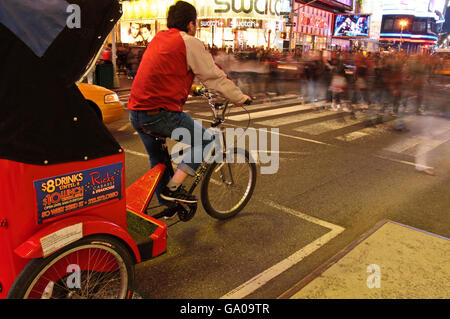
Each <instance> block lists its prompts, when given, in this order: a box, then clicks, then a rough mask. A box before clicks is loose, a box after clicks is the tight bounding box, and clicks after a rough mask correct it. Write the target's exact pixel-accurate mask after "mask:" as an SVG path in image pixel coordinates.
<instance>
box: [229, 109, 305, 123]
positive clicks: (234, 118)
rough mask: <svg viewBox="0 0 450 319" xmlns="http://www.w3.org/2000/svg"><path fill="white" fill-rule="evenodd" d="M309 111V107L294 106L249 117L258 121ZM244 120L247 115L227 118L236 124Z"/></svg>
mask: <svg viewBox="0 0 450 319" xmlns="http://www.w3.org/2000/svg"><path fill="white" fill-rule="evenodd" d="M310 109H311V105H295V106H290V107H283V108H278V109H273V110H268V111H260V112H251V115H250V116H251V118H252V119H258V118H262V117H267V116H275V115H280V114H288V113H293V112H299V111H306V110H310ZM246 119H248V114H240V115H233V116H230V117H228V120H230V121H236V122H237V121H243V120H246Z"/></svg>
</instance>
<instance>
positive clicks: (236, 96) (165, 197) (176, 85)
mask: <svg viewBox="0 0 450 319" xmlns="http://www.w3.org/2000/svg"><path fill="white" fill-rule="evenodd" d="M167 27H168V28H169V30H166V31H161V32H158V34H156V35H155V37H154V38H153V40H152V41H151V42H150V43H149V45H148V46H147V49H146V51H145V53H144V55H143V57H142V61H141V64H140V66H139V70H138V72H137V74H136V77H135V79H134V82H133V86H132V88H131V95H130V100H129V102H128V108H129V109H130V110H131V112H130V121H131V123H132V125H133V127H134V128H135V130H136V131H137V132H138V134H139V136H140V138H141V140H142V141H143V143H144V145H145V147H146V150H147V153H148V154H149V156H150V163H151V167H152V168H153V167H154V166H156V165H157V164H159V163H163V162H164V157H163V154H162V151H161V145H160V142H159V141H158V140H156V138H155V137H154V136H153V135H157V136H165V137H172V132H173V131H174V130H175V129H177V128H185V129H187V130H189V132H190V133H191V136H192V137H194V136H197V134H198V132H200V134H202V135H201V136H203V144H202V145H195V143H194V141H192V142H191V148H192V150H191V152H189V153H188V154H186V155H185V157H184V158H183V161H182V162H181V163H180V164H179V165H178V169H177V170H176V172H175V175H174V176H173V178H172V179H170V176H169V174H168V173H167V171H166V173H165V174H164V176H163V177H162V179H161V182H160V183H159V185H158V187H157V189H156V195H157V196H158V200H159V202H160V203H161V204H167V202H168V201H169V202H170V201H182V202H186V203H195V202H197V198H196V197H195V196H193V195H190V194H188V193H187V192H186V191H185V190H184V188H182V187H181V184H182V183H183V182H184V181H185V179H186V178H187V177H188V176H189V175H190V176H195V174H196V170H197V168H198V167H199V166H200V164H201V162H198V160H197V161H195V159H198V156H194V155H195V154H204V153H203V150H204V149H205V148H206V147H207V146H208V145H210V143H211V141H212V136H211V135H210V134H209V133H208V132H207V131H206V130H205V129H204V128H203V127H202V126H201V124H200V123H198V122H196V121H194V120H193V119H192V118H191V117H190V116H189V115H188V114H186V113H184V112H183V106H184V103H185V102H186V100H187V98H188V95H189V92H190V89H191V86H192V83H193V80H194V77H195V76H197V77H198V79H199V80H200V81H201V82H202V83H203V84H204V85H206V86H207V87H208V88H211V89H214V90H216V91H218V92H219V93H221V94H222V95H223V96H224V97H225V98H227V99H229V100H230V101H231V102H232V103H234V105H237V106H239V105H242V104H244V103H245V102H246V101H247V100H250V98H249V97H248V96H246V95H244V94H243V93H242V92H241V90H240V89H239V88H238V87H237V86H236V85H234V83H233V82H232V81H231V80H229V79H228V78H227V76H226V74H225V73H224V72H223V71H222V70H221V69H220V68H219V67H217V66H216V64H215V63H214V60H213V58H212V56H211V55H210V54H209V53H208V52H207V51H206V50H205V47H204V45H203V43H202V42H201V41H200V40H199V39H197V38H195V37H194V36H195V33H196V29H197V11H196V9H195V8H194V7H193V6H192V5H191V4H189V3H187V2H184V1H179V2H177V3H176V4H175V5H173V6H171V7H170V9H169V14H168V18H167ZM173 139H175V140H180V139H179V137H176V136H174V137H173ZM169 179H170V180H169Z"/></svg>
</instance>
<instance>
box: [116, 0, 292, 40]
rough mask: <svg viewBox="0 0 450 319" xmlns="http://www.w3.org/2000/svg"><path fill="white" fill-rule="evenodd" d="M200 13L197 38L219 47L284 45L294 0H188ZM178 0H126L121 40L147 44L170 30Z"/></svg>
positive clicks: (121, 22)
mask: <svg viewBox="0 0 450 319" xmlns="http://www.w3.org/2000/svg"><path fill="white" fill-rule="evenodd" d="M186 1H187V2H189V3H191V4H193V5H194V6H195V7H196V9H197V13H198V30H197V37H198V38H199V39H201V40H202V41H203V42H204V43H205V44H207V45H210V46H213V45H215V46H217V47H225V46H228V47H233V48H238V47H239V48H242V49H245V48H247V47H253V46H255V47H260V46H264V47H274V46H277V47H282V40H281V41H280V34H281V32H283V31H284V20H283V13H286V12H290V0H186ZM174 3H175V0H168V1H159V0H134V1H122V6H123V16H122V19H121V21H120V25H119V28H120V32H118V33H119V34H120V38H119V39H117V40H118V42H122V43H131V44H142V45H146V44H147V43H148V42H149V41H150V40H151V39H152V38H153V37H154V35H155V34H156V33H157V32H158V31H160V30H164V29H167V24H166V18H167V11H168V9H169V7H170V6H171V5H172V4H174Z"/></svg>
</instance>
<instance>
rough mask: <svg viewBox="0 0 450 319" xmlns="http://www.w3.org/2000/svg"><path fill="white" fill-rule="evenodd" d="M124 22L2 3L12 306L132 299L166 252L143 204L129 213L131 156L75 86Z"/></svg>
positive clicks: (3, 211)
mask: <svg viewBox="0 0 450 319" xmlns="http://www.w3.org/2000/svg"><path fill="white" fill-rule="evenodd" d="M76 14H79V15H80V16H78V17H77V16H76ZM71 15H73V16H71ZM120 16H121V6H120V4H119V2H118V1H116V0H95V1H94V0H92V1H81V0H75V1H70V3H69V2H66V1H64V0H61V1H60V0H56V1H45V0H33V1H16V0H14V1H11V0H5V1H2V3H0V41H1V43H2V46H1V49H0V65H1V69H2V72H1V73H0V100H1V101H2V102H1V104H0V115H1V119H0V135H1V137H0V183H1V185H2V191H1V193H0V223H1V224H0V298H2V299H3V298H75V299H76V298H130V297H131V295H132V287H133V281H134V265H135V264H136V263H139V262H143V261H145V260H148V259H150V258H153V257H156V256H158V255H161V254H162V253H164V252H165V251H166V238H167V227H166V225H165V224H164V223H163V222H160V221H158V220H156V219H154V218H151V217H149V216H147V215H146V214H145V213H143V208H142V209H139V205H140V204H143V203H144V202H145V200H146V199H145V198H144V199H143V200H142V201H139V200H136V201H135V202H134V203H129V206H130V209H128V213H127V203H126V189H125V171H124V170H125V155H124V152H123V149H122V148H121V146H120V145H119V144H118V143H117V142H116V140H115V139H114V138H113V136H112V135H111V134H110V132H109V131H108V130H107V129H106V127H105V126H104V125H103V124H102V123H101V121H100V120H99V118H98V115H97V113H96V112H95V111H94V110H93V109H92V106H90V105H89V103H87V102H86V100H84V98H83V96H82V94H81V93H80V91H79V90H78V89H77V86H76V84H75V81H76V80H78V79H79V78H80V77H81V75H82V74H83V73H84V72H85V71H86V66H88V65H89V64H91V63H92V61H93V60H95V57H96V56H97V52H99V50H100V49H101V48H102V46H103V44H104V42H105V39H106V38H107V36H108V34H109V33H110V31H111V30H112V28H113V26H114V25H115V23H116V22H117V20H118V19H119V18H120ZM77 18H78V19H80V25H77V21H76V19H77ZM71 19H73V21H72V20H71ZM70 22H72V25H70ZM161 170H162V167H157V168H155V170H153V171H151V172H148V174H146V175H145V176H144V177H145V178H146V181H144V182H145V185H144V184H141V185H144V187H145V188H146V191H147V193H150V194H151V193H152V189H151V187H152V185H153V184H156V183H157V181H158V176H159V175H158V172H159V171H161ZM143 205H144V204H143ZM130 210H132V212H130ZM130 214H132V215H133V217H132V218H135V219H139V220H140V225H142V227H140V228H141V229H140V231H141V232H140V233H139V234H137V235H136V234H134V237H133V236H132V235H133V232H132V230H129V229H128V227H127V226H128V225H127V224H128V223H129V220H130V218H129V217H128V216H127V215H130Z"/></svg>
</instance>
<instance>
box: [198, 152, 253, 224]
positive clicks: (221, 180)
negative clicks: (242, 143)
mask: <svg viewBox="0 0 450 319" xmlns="http://www.w3.org/2000/svg"><path fill="white" fill-rule="evenodd" d="M229 152H231V154H234V157H233V160H232V161H227V159H226V156H224V160H223V163H213V164H212V165H211V166H210V167H209V169H208V171H207V172H206V174H205V178H204V179H203V183H202V188H201V200H202V204H203V207H204V208H205V211H206V212H207V213H208V214H209V215H210V216H211V217H214V218H217V219H227V218H230V217H233V216H235V215H236V214H237V213H239V212H240V211H241V210H242V209H243V208H244V207H245V206H246V205H247V203H248V201H249V200H250V198H251V196H252V194H253V191H254V189H255V185H256V164H255V163H254V161H253V160H252V159H251V157H250V154H249V153H248V151H246V150H242V149H234V150H230V151H229ZM224 155H225V154H224Z"/></svg>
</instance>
